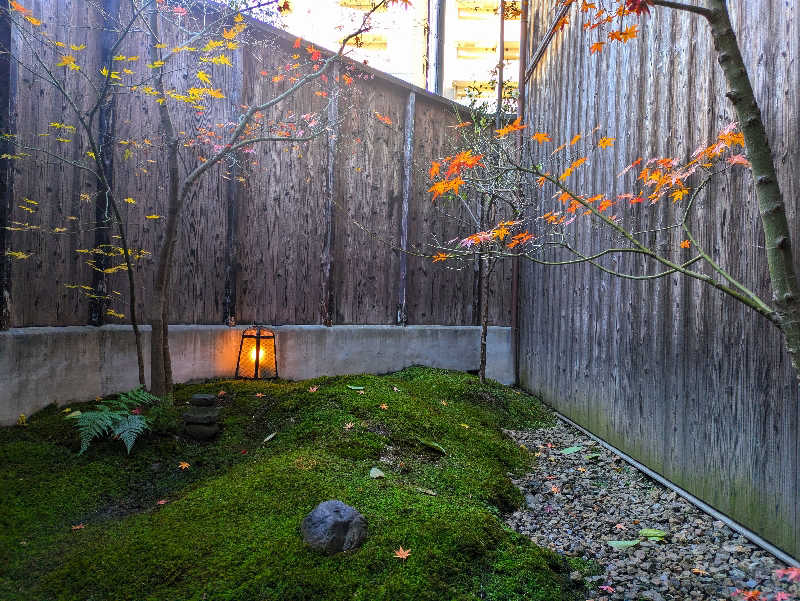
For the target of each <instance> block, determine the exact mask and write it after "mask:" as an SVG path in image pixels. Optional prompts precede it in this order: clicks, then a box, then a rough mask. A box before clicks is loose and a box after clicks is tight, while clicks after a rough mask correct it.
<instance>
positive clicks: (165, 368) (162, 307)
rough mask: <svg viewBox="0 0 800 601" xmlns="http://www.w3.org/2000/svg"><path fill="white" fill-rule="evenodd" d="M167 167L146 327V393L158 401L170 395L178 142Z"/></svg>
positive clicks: (173, 144) (170, 149) (178, 197)
mask: <svg viewBox="0 0 800 601" xmlns="http://www.w3.org/2000/svg"><path fill="white" fill-rule="evenodd" d="M167 157H168V159H167V161H168V167H169V201H168V209H167V225H166V231H165V232H164V243H163V245H162V247H161V252H160V253H159V256H158V271H157V274H156V285H155V297H156V298H155V303H154V306H153V308H152V311H153V312H152V315H151V319H150V325H151V326H152V332H151V338H150V390H151V391H152V393H153V394H154V395H156V396H158V397H161V398H167V397H168V396H169V395H170V394H172V364H171V361H170V357H169V331H168V325H167V315H168V304H167V300H168V298H169V278H170V274H171V272H172V260H173V256H174V252H175V242H176V240H177V237H178V214H179V213H180V205H181V195H180V194H179V191H178V177H179V173H178V141H177V140H175V139H173V140H171V141H170V143H169V146H168V150H167Z"/></svg>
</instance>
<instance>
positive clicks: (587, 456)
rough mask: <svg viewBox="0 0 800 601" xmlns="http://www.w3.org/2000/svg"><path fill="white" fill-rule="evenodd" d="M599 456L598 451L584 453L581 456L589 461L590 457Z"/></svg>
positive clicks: (595, 457)
mask: <svg viewBox="0 0 800 601" xmlns="http://www.w3.org/2000/svg"><path fill="white" fill-rule="evenodd" d="M598 457H600V453H589V454H588V455H584V456H583V458H584V459H586V460H587V461H589V460H590V459H597V458H598Z"/></svg>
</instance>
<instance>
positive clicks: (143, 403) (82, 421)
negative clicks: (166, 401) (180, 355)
mask: <svg viewBox="0 0 800 601" xmlns="http://www.w3.org/2000/svg"><path fill="white" fill-rule="evenodd" d="M159 402H160V399H159V398H158V397H157V396H154V395H152V394H150V393H149V392H147V391H146V390H144V389H143V388H136V389H134V390H131V391H130V392H124V393H122V394H121V395H119V397H117V398H116V399H108V400H105V401H102V402H100V403H98V404H97V405H95V409H94V410H89V411H73V412H72V413H70V414H69V415H67V419H74V420H76V421H77V423H76V424H75V427H76V428H78V433H79V434H80V437H81V450H80V452H79V453H78V454H79V455H81V454H83V453H84V452H86V449H88V448H89V445H90V444H91V442H92V441H93V440H94V439H95V438H101V437H103V436H108V435H111V436H113V437H114V438H118V439H119V440H121V441H122V442H123V444H124V445H125V448H126V449H127V451H128V454H130V452H131V449H132V448H133V444H134V443H135V442H136V439H137V438H138V436H139V435H140V434H141V433H142V432H144V431H145V430H148V429H149V428H150V419H149V418H148V417H147V416H146V415H142V414H141V413H139V412H138V408H139V407H148V406H153V405H155V404H157V403H159Z"/></svg>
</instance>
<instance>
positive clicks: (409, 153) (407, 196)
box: [397, 92, 417, 326]
mask: <svg viewBox="0 0 800 601" xmlns="http://www.w3.org/2000/svg"><path fill="white" fill-rule="evenodd" d="M416 97H417V96H416V94H415V93H414V92H409V94H408V102H407V104H406V118H405V126H404V136H403V137H404V139H405V143H404V145H403V205H402V207H401V209H400V279H399V284H398V301H397V324H398V325H401V326H404V325H406V324H408V307H407V302H406V295H407V293H408V281H407V280H408V255H407V254H406V251H407V250H408V203H409V202H410V200H411V194H412V190H411V186H412V184H413V178H412V177H411V169H412V168H413V166H414V114H415V112H416V108H415V107H416Z"/></svg>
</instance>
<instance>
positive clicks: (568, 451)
mask: <svg viewBox="0 0 800 601" xmlns="http://www.w3.org/2000/svg"><path fill="white" fill-rule="evenodd" d="M581 449H583V447H582V446H574V447H567V448H566V449H562V450H561V454H562V455H572V454H573V453H577V452H578V451H580V450H581Z"/></svg>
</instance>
